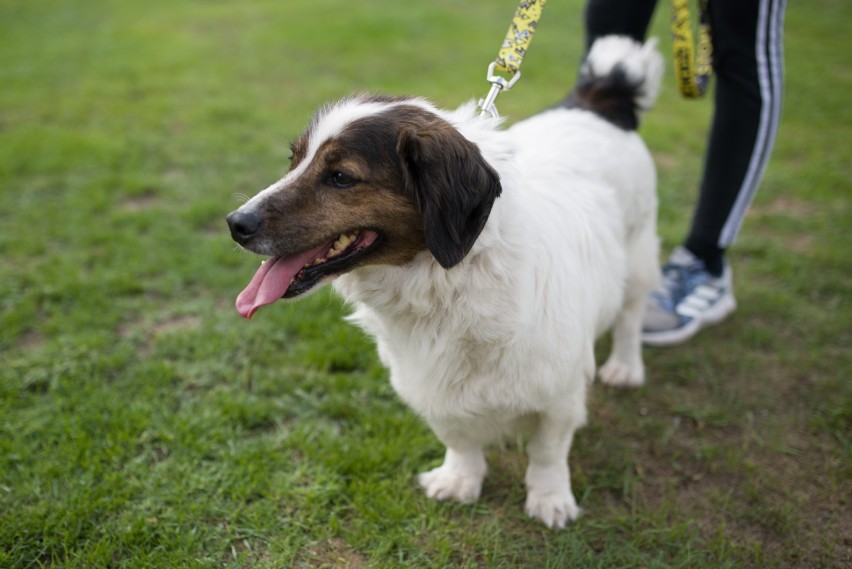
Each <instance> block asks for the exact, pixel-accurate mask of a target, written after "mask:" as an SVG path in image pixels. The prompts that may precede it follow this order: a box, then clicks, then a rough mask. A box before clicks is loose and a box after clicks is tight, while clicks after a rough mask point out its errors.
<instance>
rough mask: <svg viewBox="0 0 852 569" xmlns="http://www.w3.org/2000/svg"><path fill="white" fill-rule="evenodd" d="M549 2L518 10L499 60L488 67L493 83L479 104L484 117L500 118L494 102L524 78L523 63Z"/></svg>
mask: <svg viewBox="0 0 852 569" xmlns="http://www.w3.org/2000/svg"><path fill="white" fill-rule="evenodd" d="M546 1H547V0H521V3H520V4H519V5H518V9H517V10H515V16H514V17H513V18H512V24H511V25H510V26H509V31H508V32H506V39H504V40H503V44H502V45H501V46H500V51H499V52H497V59H495V60H494V61H492V62H491V64H490V65H489V66H488V73H487V74H486V76H485V78H486V79H487V80H488V82H489V83H491V89H490V90H489V91H488V95H486V96H485V98H484V99H480V100H479V108H480V109H481V116H491V117H493V118H497V117H499V116H500V115H499V113H497V107H496V106H495V105H494V102H495V101H496V100H497V95H499V94H500V93H501V92H503V91H508V90H509V89H511V88H512V87H514V85H515V83H517V82H518V79H520V78H521V71H520V67H521V62H522V61H523V60H524V55H526V53H527V50H528V49H529V47H530V42H532V37H533V33H535V30H536V28H537V27H538V21H539V20H540V19H541V11H542V8H544V4H545V2H546ZM497 70H500V71H503V72H505V73H508V74H509V75H510V77H509V78H508V79H506V78H505V77H503V76H501V75H497Z"/></svg>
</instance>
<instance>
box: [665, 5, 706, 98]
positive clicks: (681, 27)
mask: <svg viewBox="0 0 852 569" xmlns="http://www.w3.org/2000/svg"><path fill="white" fill-rule="evenodd" d="M707 2H708V0H698V8H699V16H698V18H699V21H698V53H697V54H695V53H693V51H694V47H693V46H694V45H695V43H694V42H693V39H692V22H691V21H690V16H689V0H672V48H673V50H674V67H675V77H676V79H677V87H678V90H679V91H680V93H681V95H683V96H684V97H686V98H687V99H698V98H701V97H703V96H704V94H705V93H706V92H707V87H708V86H709V84H710V75H711V73H712V72H713V42H712V40H711V37H710V16H709V14H708V12H707Z"/></svg>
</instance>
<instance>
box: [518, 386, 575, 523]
mask: <svg viewBox="0 0 852 569" xmlns="http://www.w3.org/2000/svg"><path fill="white" fill-rule="evenodd" d="M580 381H583V382H584V384H585V380H580ZM566 407H567V408H566ZM585 422H586V407H585V394H584V393H581V394H579V395H578V397H577V398H576V399H574V400H573V401H568V402H567V403H566V404H565V405H559V406H558V408H556V407H555V408H554V409H553V410H552V411H546V412H543V413H541V414H540V415H539V421H538V424H537V426H536V428H535V431H534V432H533V435H532V438H531V439H530V442H529V444H528V445H527V454H528V456H529V466H527V474H526V477H525V478H524V481H525V482H526V486H527V502H526V506H525V508H524V510H525V511H526V513H527V515H528V516H530V517H531V518H535V519H537V520H539V521H541V522H543V523H544V525H546V526H548V527H550V528H558V529H561V528H564V527H565V524H566V523H567V522H569V521H573V520H575V519H577V516H579V515H580V508H579V507H578V506H577V500H576V499H575V498H574V494H573V492H572V491H571V476H570V471H569V469H568V452H569V451H570V450H571V442H572V441H573V439H574V432H575V431H576V430H577V429H578V428H580V427H582V426H583V425H584V424H585Z"/></svg>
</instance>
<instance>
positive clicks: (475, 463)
mask: <svg viewBox="0 0 852 569" xmlns="http://www.w3.org/2000/svg"><path fill="white" fill-rule="evenodd" d="M431 426H432V430H433V431H434V432H435V434H437V435H438V438H439V439H441V442H443V443H444V444H445V445H446V446H447V452H446V454H445V455H444V463H443V464H442V465H441V466H439V467H438V468H435V469H433V470H430V471H429V472H424V473H422V474H421V475H420V476H419V479H418V481H419V482H420V486H421V487H422V488H423V489H424V490H425V491H426V495H427V496H429V497H430V498H434V499H435V500H448V499H449V500H456V501H457V502H462V503H464V504H468V503H471V502H475V501H476V500H477V499H479V493H480V491H481V490H482V481H483V480H484V479H485V473H486V472H487V471H488V467H487V465H486V463H485V453H484V452H483V450H482V445H479V444H476V443H474V442H473V441H470V440H467V439H466V437H463V436H460V435H459V433H458V432H457V431H443V430H442V429H440V428H436V426H435V425H431Z"/></svg>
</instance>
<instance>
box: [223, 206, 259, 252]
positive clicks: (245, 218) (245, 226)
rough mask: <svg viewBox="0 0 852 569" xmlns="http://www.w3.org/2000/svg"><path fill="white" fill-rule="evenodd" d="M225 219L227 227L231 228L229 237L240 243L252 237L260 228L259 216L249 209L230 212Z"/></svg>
mask: <svg viewBox="0 0 852 569" xmlns="http://www.w3.org/2000/svg"><path fill="white" fill-rule="evenodd" d="M227 219H228V227H230V228H231V237H233V239H234V241H236V242H237V243H240V244H241V245H242V244H244V243H246V241H248V240H250V239H251V238H252V237H254V236H255V235H256V234H257V231H258V230H259V229H260V217H258V215H257V214H256V213H252V212H250V211H248V212H244V211H240V210H237V211H234V212H231V214H230V215H228V218H227Z"/></svg>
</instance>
